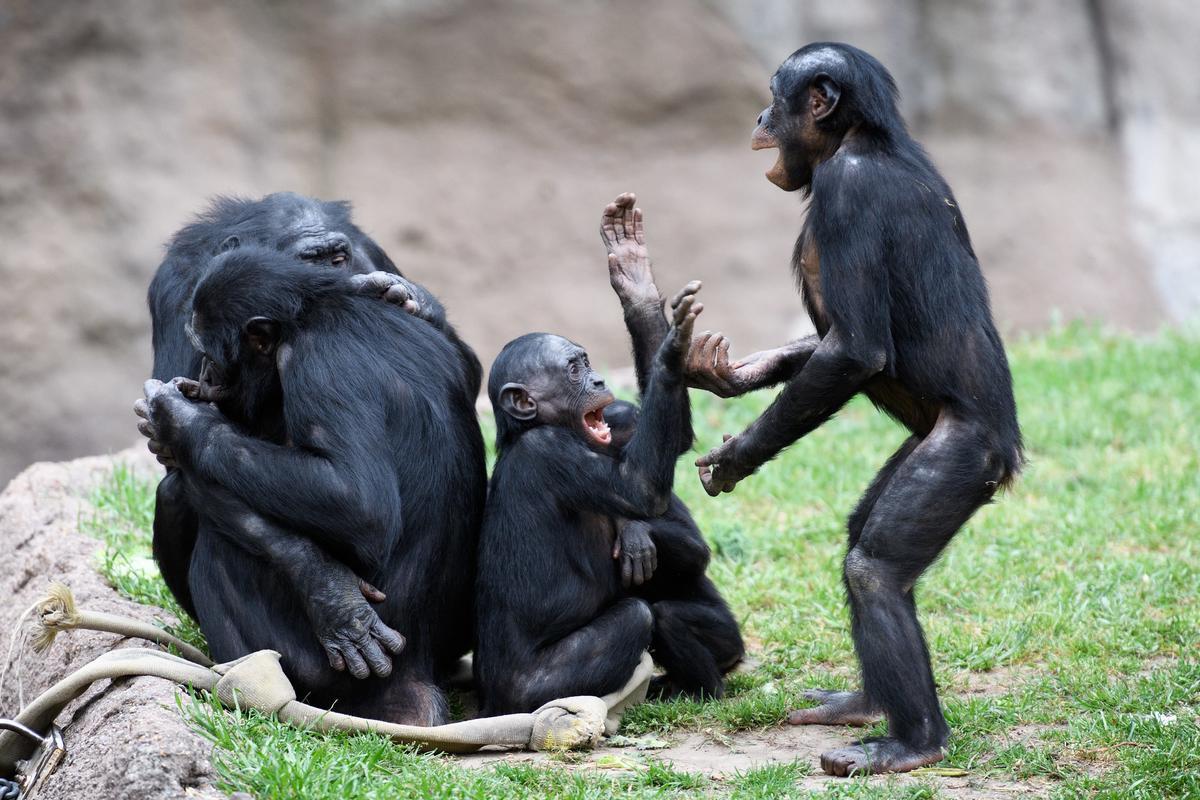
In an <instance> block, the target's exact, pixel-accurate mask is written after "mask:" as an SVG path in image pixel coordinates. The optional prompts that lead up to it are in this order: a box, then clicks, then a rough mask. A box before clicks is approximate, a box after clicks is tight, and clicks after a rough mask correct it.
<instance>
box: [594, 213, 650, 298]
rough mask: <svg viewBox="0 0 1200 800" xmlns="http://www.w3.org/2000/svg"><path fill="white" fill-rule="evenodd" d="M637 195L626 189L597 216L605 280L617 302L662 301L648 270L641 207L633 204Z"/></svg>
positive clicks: (647, 255)
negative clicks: (605, 253) (604, 255)
mask: <svg viewBox="0 0 1200 800" xmlns="http://www.w3.org/2000/svg"><path fill="white" fill-rule="evenodd" d="M636 202H637V195H635V194H633V193H632V192H626V193H625V194H623V195H620V196H619V197H617V199H616V200H614V201H612V202H611V203H609V204H608V205H607V206H605V207H604V215H603V216H602V217H600V239H601V240H602V241H603V242H604V249H605V250H607V251H608V280H609V282H610V283H611V284H612V287H613V291H614V292H616V293H617V297H619V298H621V303H622V304H624V305H629V304H643V303H645V304H652V305H654V306H655V307H656V308H658V307H661V305H662V296H661V295H660V294H659V293H658V287H657V286H655V285H654V273H653V272H652V271H651V270H650V251H648V250H647V249H646V232H645V228H644V227H643V225H642V210H641V209H640V208H634V207H633V206H634V203H636Z"/></svg>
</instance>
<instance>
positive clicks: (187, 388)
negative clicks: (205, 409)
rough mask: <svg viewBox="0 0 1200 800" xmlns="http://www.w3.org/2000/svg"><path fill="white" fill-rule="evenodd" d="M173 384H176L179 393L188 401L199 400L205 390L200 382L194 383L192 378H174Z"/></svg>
mask: <svg viewBox="0 0 1200 800" xmlns="http://www.w3.org/2000/svg"><path fill="white" fill-rule="evenodd" d="M171 383H173V384H175V388H176V389H178V390H179V393H180V394H182V395H183V396H184V397H186V398H187V399H188V400H199V399H201V397H202V394H203V390H202V387H201V386H200V381H194V380H192V379H191V378H173V379H172V380H171Z"/></svg>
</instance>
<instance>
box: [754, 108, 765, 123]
mask: <svg viewBox="0 0 1200 800" xmlns="http://www.w3.org/2000/svg"><path fill="white" fill-rule="evenodd" d="M766 115H767V112H765V111H764V112H763V113H761V114H759V115H758V122H757V123H755V124H757V125H762V122H763V117H765V116H766Z"/></svg>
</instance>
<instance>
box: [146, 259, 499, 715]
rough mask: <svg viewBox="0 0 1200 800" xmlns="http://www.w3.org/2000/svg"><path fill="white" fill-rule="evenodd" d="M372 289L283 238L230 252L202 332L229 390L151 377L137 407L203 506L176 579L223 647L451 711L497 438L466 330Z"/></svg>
mask: <svg viewBox="0 0 1200 800" xmlns="http://www.w3.org/2000/svg"><path fill="white" fill-rule="evenodd" d="M360 289H361V287H360V286H358V284H357V283H356V281H355V278H354V277H353V276H350V275H348V274H346V273H344V272H342V271H339V270H333V269H313V268H312V267H310V266H308V265H306V264H305V263H303V262H302V261H298V260H297V259H295V258H294V257H293V256H291V255H289V254H287V253H283V252H279V251H278V250H275V249H266V248H262V247H258V246H255V245H246V244H242V245H240V246H238V247H236V248H233V249H231V250H229V251H228V252H226V253H223V254H221V255H219V256H217V257H216V258H215V259H214V260H213V262H212V263H211V264H210V265H209V266H208V267H207V269H206V270H205V272H204V274H203V276H202V277H201V278H200V279H199V281H198V282H197V285H196V288H195V291H194V292H193V296H192V299H191V312H190V322H189V323H188V334H189V336H190V338H191V340H192V341H193V343H194V345H195V348H196V350H197V351H198V352H200V353H202V354H203V355H204V357H205V359H206V360H207V362H208V365H209V366H208V369H207V370H206V375H207V378H208V381H209V382H210V384H211V385H210V386H207V387H204V388H205V390H206V391H207V390H212V391H213V393H214V394H216V395H217V396H218V397H219V398H220V400H219V403H218V405H217V406H213V405H210V404H207V403H200V402H193V401H192V400H191V399H189V397H188V396H185V394H184V393H183V392H181V388H182V389H183V390H184V391H187V392H188V393H189V394H195V393H196V392H197V391H199V390H198V389H197V385H196V384H195V382H192V381H186V380H184V381H177V382H174V383H171V384H164V383H161V382H159V381H157V380H152V381H149V382H148V383H147V385H146V399H145V400H144V401H142V402H140V403H139V405H138V413H139V415H141V416H142V417H144V419H145V422H144V430H143V432H144V433H145V434H146V435H148V436H149V437H151V439H152V440H153V441H155V442H157V443H158V445H159V447H160V448H165V449H166V450H167V451H168V452H169V453H170V454H171V461H172V462H173V465H174V467H175V470H174V471H173V472H172V473H171V476H169V477H173V479H174V480H176V481H178V483H179V486H180V488H181V494H182V500H183V501H184V503H185V505H186V507H188V508H191V509H196V513H197V517H198V525H197V530H196V531H195V542H194V550H193V551H192V552H191V553H190V554H189V555H190V557H189V559H188V562H187V570H186V572H185V573H184V575H183V576H181V577H182V578H183V579H184V581H185V582H186V588H187V594H188V597H189V600H190V602H191V605H192V607H193V609H194V613H195V614H196V616H197V619H198V620H199V622H200V626H201V629H202V630H203V631H204V634H205V636H206V637H207V639H208V643H209V646H210V647H211V649H212V652H213V655H214V657H215V658H217V659H218V660H229V659H232V658H236V657H238V656H241V655H244V654H245V653H247V652H251V651H254V650H260V649H267V648H269V649H274V650H278V651H280V653H281V654H282V656H283V666H284V669H285V671H286V672H287V673H288V675H289V677H291V678H292V681H293V683H294V684H295V685H296V688H297V690H298V692H299V693H300V694H301V695H302V696H303V695H306V694H307V695H308V696H309V697H310V699H311V702H315V703H318V704H322V705H328V704H331V703H334V702H336V703H337V704H338V705H337V708H338V710H339V711H345V712H347V713H357V714H362V715H366V716H371V717H375V718H381V719H387V720H393V721H399V722H407V723H413V724H424V725H430V724H437V723H440V722H444V721H445V719H446V716H447V712H446V705H445V700H444V698H443V696H442V694H441V690H440V689H439V687H438V685H437V682H438V679H439V678H440V677H441V675H442V674H443V673H444V671H445V670H446V669H447V668H448V667H449V666H450V665H451V664H452V663H453V662H454V660H455V659H456V658H457V657H458V656H459V655H461V654H462V653H463V652H465V651H466V650H467V649H468V648H469V646H470V641H471V630H470V629H471V601H472V593H473V576H474V561H475V547H476V540H477V531H478V526H479V521H480V514H481V511H482V507H483V500H484V492H485V489H486V483H485V474H484V460H483V442H482V438H481V436H480V431H479V425H478V422H477V420H476V417H475V412H474V408H473V405H472V401H473V398H472V397H471V396H470V395H469V394H468V392H467V391H465V389H466V384H467V383H468V382H469V376H468V375H467V372H466V370H465V368H464V365H463V364H462V363H461V361H460V359H459V354H458V351H457V345H456V343H455V342H454V341H453V340H452V338H451V337H450V336H448V335H446V334H445V333H444V332H443V331H441V330H440V329H439V328H438V327H437V326H435V325H433V324H430V322H428V321H427V320H425V319H422V318H420V317H418V316H414V315H413V314H411V313H409V312H408V311H407V310H405V309H404V308H398V307H397V306H396V305H394V304H392V303H386V302H380V301H379V300H378V299H375V298H374V297H371V296H369V295H364V294H363V293H362V292H361V291H360ZM160 511H161V508H160ZM155 527H156V530H155V533H156V543H157V538H158V535H159V530H158V528H159V525H158V520H157V519H156V526H155ZM359 579H363V580H365V581H370V584H366V585H363V586H362V589H361V591H360V580H359ZM371 584H373V585H371ZM376 586H377V587H379V589H378V590H377V589H375V587H376ZM380 590H382V591H380ZM364 595H365V596H366V597H370V598H371V599H373V600H375V601H376V602H377V605H376V606H375V607H374V609H378V613H376V611H375V610H374V609H373V608H372V607H370V606H368V605H367V604H366V601H365V600H364ZM314 634H315V635H314ZM389 653H390V654H391V656H394V657H395V664H394V666H393V664H392V662H391V656H389V655H388V654H389ZM331 666H332V667H333V668H334V669H331V668H330V667H331ZM338 669H347V670H348V671H349V672H350V673H351V675H353V676H355V677H367V676H368V675H371V674H373V675H374V676H375V677H373V678H369V679H367V680H362V681H359V680H355V677H351V676H350V675H345V674H340V673H339V672H337V671H335V670H338Z"/></svg>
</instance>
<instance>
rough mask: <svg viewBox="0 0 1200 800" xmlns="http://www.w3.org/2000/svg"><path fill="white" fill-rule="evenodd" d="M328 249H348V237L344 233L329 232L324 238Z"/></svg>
mask: <svg viewBox="0 0 1200 800" xmlns="http://www.w3.org/2000/svg"><path fill="white" fill-rule="evenodd" d="M326 242H327V243H328V247H329V249H330V250H349V249H350V237H349V236H347V235H346V234H344V233H331V234H329V238H328V239H326Z"/></svg>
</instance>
